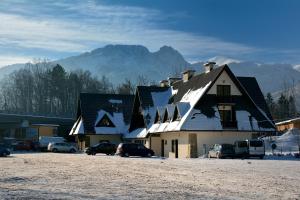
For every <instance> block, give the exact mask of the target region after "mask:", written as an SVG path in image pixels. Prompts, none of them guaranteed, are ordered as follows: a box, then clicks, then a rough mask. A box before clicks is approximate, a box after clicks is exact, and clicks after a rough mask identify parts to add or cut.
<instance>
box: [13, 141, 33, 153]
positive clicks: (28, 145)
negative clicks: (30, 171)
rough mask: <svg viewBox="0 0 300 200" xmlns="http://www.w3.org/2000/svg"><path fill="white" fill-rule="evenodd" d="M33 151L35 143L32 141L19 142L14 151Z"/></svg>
mask: <svg viewBox="0 0 300 200" xmlns="http://www.w3.org/2000/svg"><path fill="white" fill-rule="evenodd" d="M32 149H33V143H32V142H30V141H17V142H16V144H15V146H14V150H15V151H30V150H32Z"/></svg>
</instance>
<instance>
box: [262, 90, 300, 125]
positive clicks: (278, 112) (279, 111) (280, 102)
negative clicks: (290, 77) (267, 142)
mask: <svg viewBox="0 0 300 200" xmlns="http://www.w3.org/2000/svg"><path fill="white" fill-rule="evenodd" d="M266 103H267V105H268V107H269V109H270V112H271V115H272V117H273V119H274V121H283V120H286V119H291V118H296V117H298V116H300V113H299V112H298V110H297V106H296V99H295V96H294V95H293V93H289V92H286V91H285V92H282V93H281V94H280V96H279V98H278V99H277V100H274V98H273V96H272V95H271V93H267V95H266Z"/></svg>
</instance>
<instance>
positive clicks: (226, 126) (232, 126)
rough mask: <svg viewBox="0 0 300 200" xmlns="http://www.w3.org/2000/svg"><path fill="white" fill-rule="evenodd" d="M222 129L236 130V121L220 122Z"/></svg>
mask: <svg viewBox="0 0 300 200" xmlns="http://www.w3.org/2000/svg"><path fill="white" fill-rule="evenodd" d="M221 124H222V127H223V129H237V121H221Z"/></svg>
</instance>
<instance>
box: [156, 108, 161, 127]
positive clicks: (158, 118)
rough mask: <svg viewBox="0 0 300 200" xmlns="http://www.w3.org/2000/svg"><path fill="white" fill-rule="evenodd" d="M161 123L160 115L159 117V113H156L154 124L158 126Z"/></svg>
mask: <svg viewBox="0 0 300 200" xmlns="http://www.w3.org/2000/svg"><path fill="white" fill-rule="evenodd" d="M160 122H161V119H160V115H159V113H158V111H156V114H155V120H154V123H155V124H158V123H160Z"/></svg>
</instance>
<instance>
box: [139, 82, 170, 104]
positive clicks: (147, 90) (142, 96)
mask: <svg viewBox="0 0 300 200" xmlns="http://www.w3.org/2000/svg"><path fill="white" fill-rule="evenodd" d="M167 90H169V87H159V86H137V89H136V91H137V92H136V94H138V96H139V100H140V103H141V106H142V108H147V107H153V106H154V103H153V99H152V95H151V92H165V91H167Z"/></svg>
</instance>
